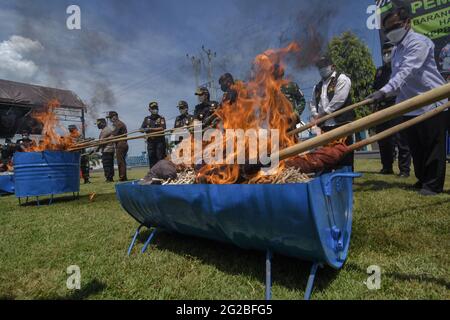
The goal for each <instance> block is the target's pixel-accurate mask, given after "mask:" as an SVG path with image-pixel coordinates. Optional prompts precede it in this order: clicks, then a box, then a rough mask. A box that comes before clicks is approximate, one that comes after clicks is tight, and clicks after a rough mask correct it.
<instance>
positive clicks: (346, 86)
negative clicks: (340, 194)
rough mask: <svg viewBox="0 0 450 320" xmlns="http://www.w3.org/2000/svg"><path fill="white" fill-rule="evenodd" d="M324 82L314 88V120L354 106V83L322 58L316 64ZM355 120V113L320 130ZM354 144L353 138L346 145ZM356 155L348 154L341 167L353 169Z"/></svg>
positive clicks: (312, 102)
mask: <svg viewBox="0 0 450 320" xmlns="http://www.w3.org/2000/svg"><path fill="white" fill-rule="evenodd" d="M316 66H317V68H318V69H319V73H320V76H321V77H322V80H321V81H320V82H319V83H318V84H317V85H316V86H314V89H313V94H312V99H311V102H310V111H311V115H312V116H313V118H314V119H316V120H317V119H319V118H322V117H324V116H326V115H328V114H331V113H333V112H335V111H337V110H340V109H343V108H345V107H347V106H349V105H351V104H352V99H351V96H350V90H351V86H352V82H351V80H350V78H349V77H348V76H346V75H345V74H343V73H339V72H337V71H336V66H335V65H334V64H333V62H332V61H331V59H330V58H329V57H322V58H320V59H319V61H318V62H317V64H316ZM354 119H355V113H354V111H349V112H346V113H344V114H342V115H340V116H337V117H335V118H332V119H329V120H327V121H326V122H325V123H324V124H323V125H321V126H320V129H321V130H322V131H323V132H328V131H331V130H333V129H336V128H338V127H340V126H343V125H345V124H347V123H349V122H352V121H353V120H354ZM352 143H353V137H352V136H349V137H347V140H346V144H347V145H350V144H352ZM353 163H354V155H353V153H350V154H348V155H347V156H346V157H345V158H344V159H343V160H342V161H341V162H340V163H339V165H341V166H350V167H352V168H353Z"/></svg>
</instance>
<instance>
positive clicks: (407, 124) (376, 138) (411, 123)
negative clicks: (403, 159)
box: [349, 103, 450, 151]
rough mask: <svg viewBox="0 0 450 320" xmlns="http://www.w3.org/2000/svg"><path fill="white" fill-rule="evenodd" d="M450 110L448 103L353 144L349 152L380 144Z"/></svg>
mask: <svg viewBox="0 0 450 320" xmlns="http://www.w3.org/2000/svg"><path fill="white" fill-rule="evenodd" d="M448 108H450V103H446V104H444V105H442V106H440V107H438V108H436V109H433V110H431V111H428V112H426V113H424V114H422V115H420V116H417V117H415V118H412V119H411V120H408V121H405V122H403V123H400V124H398V125H396V126H395V127H392V128H389V129H387V130H385V131H383V132H380V133H378V134H376V135H373V136H371V137H370V138H367V139H364V140H362V141H359V142H356V143H354V144H352V145H351V146H349V151H355V150H358V149H361V148H363V147H365V146H367V145H369V144H372V143H375V142H378V141H380V140H383V139H386V138H387V137H390V136H392V135H394V134H396V133H397V132H400V131H402V130H405V129H407V128H410V127H412V126H414V125H416V124H418V123H420V122H423V121H425V120H428V119H430V118H433V117H435V116H436V115H438V114H439V113H441V112H443V111H445V110H446V109H448Z"/></svg>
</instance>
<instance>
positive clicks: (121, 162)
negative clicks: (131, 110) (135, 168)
mask: <svg viewBox="0 0 450 320" xmlns="http://www.w3.org/2000/svg"><path fill="white" fill-rule="evenodd" d="M106 118H108V119H110V121H111V122H112V124H113V132H112V136H113V137H117V136H123V137H125V135H126V134H127V132H128V130H127V126H126V125H125V123H123V122H122V121H120V120H119V115H118V114H117V112H116V111H110V112H109V114H108V116H107V117H106ZM115 147H116V159H117V166H118V169H119V181H121V182H123V181H127V180H128V178H127V161H126V158H127V153H128V142H127V141H119V142H116V145H115Z"/></svg>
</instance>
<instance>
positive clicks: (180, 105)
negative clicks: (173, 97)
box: [178, 100, 189, 108]
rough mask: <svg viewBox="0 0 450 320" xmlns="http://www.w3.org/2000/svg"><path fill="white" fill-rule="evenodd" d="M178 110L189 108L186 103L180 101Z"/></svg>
mask: <svg viewBox="0 0 450 320" xmlns="http://www.w3.org/2000/svg"><path fill="white" fill-rule="evenodd" d="M178 108H189V106H188V103H187V102H186V101H183V100H181V101H180V102H178Z"/></svg>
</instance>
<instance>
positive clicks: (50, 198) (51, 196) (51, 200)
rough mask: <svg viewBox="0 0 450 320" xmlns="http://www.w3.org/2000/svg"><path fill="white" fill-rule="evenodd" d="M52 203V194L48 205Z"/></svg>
mask: <svg viewBox="0 0 450 320" xmlns="http://www.w3.org/2000/svg"><path fill="white" fill-rule="evenodd" d="M52 203H53V195H52V196H51V197H50V201H49V203H48V205H49V206H50V205H52Z"/></svg>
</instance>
